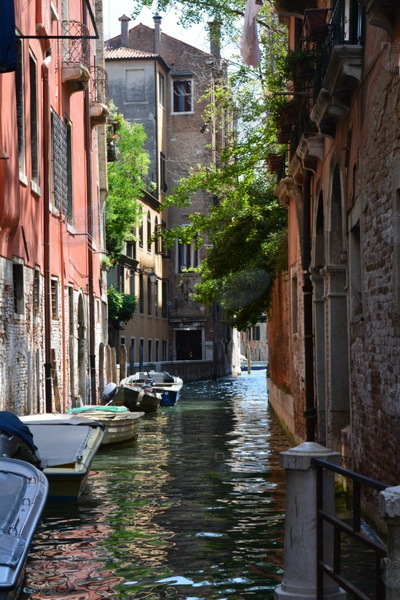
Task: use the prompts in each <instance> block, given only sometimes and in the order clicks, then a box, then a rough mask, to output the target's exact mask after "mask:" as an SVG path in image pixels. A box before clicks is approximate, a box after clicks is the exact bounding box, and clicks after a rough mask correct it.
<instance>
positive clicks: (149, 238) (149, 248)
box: [147, 210, 151, 252]
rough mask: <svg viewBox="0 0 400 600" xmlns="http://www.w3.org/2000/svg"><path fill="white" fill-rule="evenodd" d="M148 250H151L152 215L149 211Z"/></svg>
mask: <svg viewBox="0 0 400 600" xmlns="http://www.w3.org/2000/svg"><path fill="white" fill-rule="evenodd" d="M147 252H151V215H150V211H149V210H148V211H147Z"/></svg>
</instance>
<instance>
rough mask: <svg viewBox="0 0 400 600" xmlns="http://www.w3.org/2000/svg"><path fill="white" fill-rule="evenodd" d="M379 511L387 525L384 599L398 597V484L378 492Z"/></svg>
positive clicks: (388, 599)
mask: <svg viewBox="0 0 400 600" xmlns="http://www.w3.org/2000/svg"><path fill="white" fill-rule="evenodd" d="M379 511H380V513H381V515H382V517H383V518H384V519H385V522H386V525H387V543H386V545H387V558H386V568H385V584H386V600H399V598H400V486H399V485H398V486H396V487H388V488H386V490H383V492H380V494H379Z"/></svg>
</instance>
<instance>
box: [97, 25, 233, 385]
mask: <svg viewBox="0 0 400 600" xmlns="http://www.w3.org/2000/svg"><path fill="white" fill-rule="evenodd" d="M120 21H121V35H120V36H117V37H116V38H113V39H112V40H109V41H108V42H107V43H106V54H105V59H106V69H107V72H108V78H109V86H110V97H111V98H112V99H113V101H114V102H115V104H116V106H117V108H118V110H119V112H120V113H122V114H123V116H124V118H125V119H126V120H127V121H130V122H137V123H141V124H142V125H143V126H144V128H145V130H146V134H147V141H146V150H147V152H148V154H149V157H150V169H149V173H148V176H147V177H148V179H147V181H146V186H145V190H144V194H143V198H142V204H143V223H142V225H141V228H140V231H137V232H136V244H135V248H134V249H133V252H135V258H136V259H137V261H138V262H137V264H136V269H137V271H136V275H135V277H134V279H135V281H136V286H134V287H133V290H138V291H139V311H138V314H137V315H136V316H135V317H134V319H133V320H132V321H131V322H130V323H127V324H126V326H124V328H123V330H122V331H121V332H120V339H123V340H125V343H126V344H127V346H129V347H130V352H131V353H132V348H133V354H132V358H134V363H135V364H133V367H135V366H138V364H139V363H140V362H141V360H142V359H143V357H144V362H145V363H150V364H151V363H157V362H161V361H162V362H165V361H169V362H171V361H174V362H178V363H182V362H184V361H190V362H191V363H194V362H197V363H203V364H204V369H203V371H202V368H201V365H200V366H198V369H199V371H198V373H199V375H200V378H201V377H204V378H207V377H218V376H221V375H225V374H227V373H230V372H231V363H232V361H231V356H232V355H231V352H232V334H231V329H230V327H228V326H227V325H226V324H225V322H224V317H223V312H222V310H221V309H220V307H219V306H218V305H214V306H213V307H211V308H210V307H206V306H203V305H199V304H198V303H196V302H194V301H193V300H192V299H191V293H192V292H193V290H194V285H195V283H196V282H197V281H198V275H197V274H196V273H194V272H193V271H191V270H190V269H193V268H195V267H197V266H198V265H199V264H200V261H201V260H202V257H204V255H205V252H206V248H205V247H204V246H203V247H200V248H198V247H197V245H196V240H193V241H192V242H191V243H180V242H177V243H176V244H175V246H174V247H173V248H170V249H168V250H166V249H165V248H164V246H163V244H162V243H161V242H159V243H157V242H154V241H153V242H152V241H151V236H152V235H153V234H154V231H157V230H158V229H161V228H162V229H163V228H168V227H175V226H183V227H184V226H185V225H187V224H189V213H190V212H200V213H204V212H207V210H208V207H209V206H210V205H211V204H212V203H213V202H214V200H215V199H214V198H212V197H210V195H209V194H207V193H206V192H201V193H198V194H197V195H196V198H195V199H194V200H193V202H192V203H191V205H190V206H189V207H186V208H180V207H176V206H174V207H171V208H168V209H167V210H161V204H162V202H163V201H164V200H165V198H166V195H167V194H168V192H169V191H171V190H172V189H173V188H174V187H175V186H177V185H178V183H179V180H180V179H181V178H182V177H184V176H186V175H187V174H188V173H189V171H190V168H191V167H192V166H195V165H197V164H210V163H213V162H215V161H216V160H217V158H216V151H215V148H216V146H217V145H218V144H219V143H222V138H221V139H218V136H220V133H218V132H217V128H216V126H215V123H213V122H212V120H210V121H207V120H206V115H205V111H206V107H207V105H208V102H209V101H208V100H207V99H206V98H205V95H206V94H207V93H209V92H210V90H212V87H213V85H216V82H217V81H218V80H219V78H221V77H223V76H224V65H223V62H222V61H221V58H220V56H219V54H218V52H216V53H215V54H211V53H206V52H203V51H201V50H198V49H197V48H194V47H193V46H190V45H188V44H186V43H184V42H181V41H179V40H177V39H175V38H173V37H170V36H168V35H166V34H164V33H162V32H161V17H158V16H156V17H154V29H152V28H149V27H147V26H145V25H142V24H139V25H137V26H136V27H133V28H132V29H130V30H128V24H129V21H130V19H129V18H128V17H126V16H125V15H124V16H123V17H121V18H120ZM143 268H145V270H144V271H143ZM126 269H127V270H129V265H126ZM150 269H152V270H154V272H155V274H156V275H157V284H155V285H154V284H149V283H148V276H146V277H145V276H144V275H145V274H147V275H148V273H149V270H150ZM140 278H142V279H143V282H144V283H143V285H142V286H141V284H140ZM155 297H156V301H155V300H154V299H155ZM165 342H167V343H165ZM192 367H193V364H192ZM192 367H190V368H192ZM193 369H194V368H193ZM193 369H192V370H193ZM193 372H195V371H194V370H193Z"/></svg>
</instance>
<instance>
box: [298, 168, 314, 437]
mask: <svg viewBox="0 0 400 600" xmlns="http://www.w3.org/2000/svg"><path fill="white" fill-rule="evenodd" d="M311 177H312V175H311V171H307V170H306V171H305V172H304V182H303V240H302V252H301V255H302V269H303V304H304V362H305V365H304V370H305V411H304V416H305V419H306V435H307V442H314V441H315V404H314V348H313V324H312V316H313V313H312V282H311V274H310V271H309V267H310V263H311V226H310V220H311Z"/></svg>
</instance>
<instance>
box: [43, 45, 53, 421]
mask: <svg viewBox="0 0 400 600" xmlns="http://www.w3.org/2000/svg"><path fill="white" fill-rule="evenodd" d="M50 62H51V54H49V55H48V56H47V57H46V58H45V59H44V61H43V65H42V75H43V158H44V160H43V270H44V352H45V361H44V377H45V379H44V381H45V404H46V412H47V413H51V412H52V409H53V406H52V381H51V290H50V211H49V192H50V185H49V157H50V156H51V154H50V90H49V68H50Z"/></svg>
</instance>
